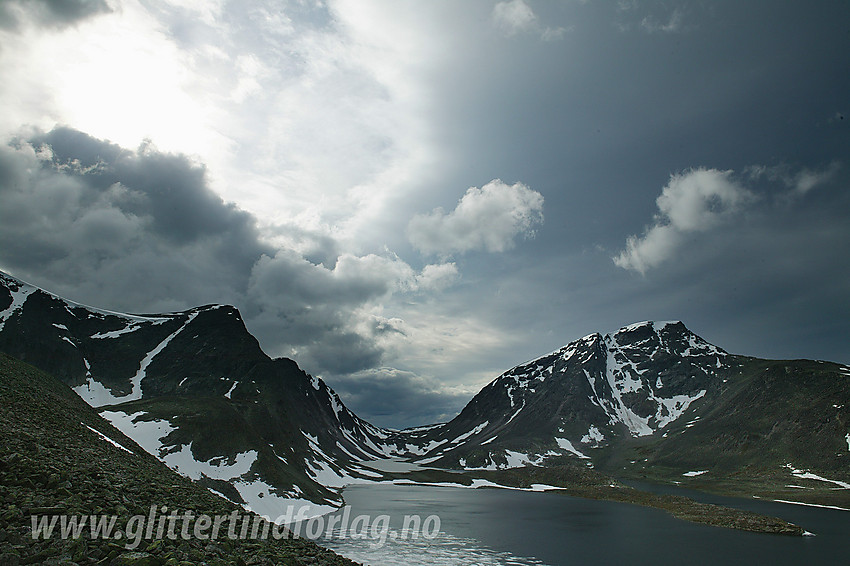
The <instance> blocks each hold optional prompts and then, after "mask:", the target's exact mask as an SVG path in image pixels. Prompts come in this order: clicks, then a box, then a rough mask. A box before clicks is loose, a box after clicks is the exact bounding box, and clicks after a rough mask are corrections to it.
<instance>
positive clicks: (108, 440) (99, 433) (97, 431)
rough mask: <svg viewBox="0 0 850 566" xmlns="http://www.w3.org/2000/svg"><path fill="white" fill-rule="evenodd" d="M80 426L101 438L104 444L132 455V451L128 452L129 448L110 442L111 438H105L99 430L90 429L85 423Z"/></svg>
mask: <svg viewBox="0 0 850 566" xmlns="http://www.w3.org/2000/svg"><path fill="white" fill-rule="evenodd" d="M80 424H82V425H83V426H85V427H86V428H87V429H89V430H90V431H92V432H93V433H95V434H96V435H98V436H99V437H100V438H102V439H103V440H105V441H106V442H108V443H109V444H111V445H113V446H115V447H116V448H120V449H121V450H123V451H124V452H128V453H130V454H132V453H133V451H132V450H130V449H129V448H125V447H124V446H123V445H121V444H119V443H118V442H116V441H114V440H112V439H111V438H109V437H108V436H106V435H105V434H103V433H102V432H100V431H99V430H97V429H95V428H92V427H90V426H89V425H87V424H85V423H80Z"/></svg>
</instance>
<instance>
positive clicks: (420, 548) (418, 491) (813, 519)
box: [320, 485, 850, 566]
mask: <svg viewBox="0 0 850 566" xmlns="http://www.w3.org/2000/svg"><path fill="white" fill-rule="evenodd" d="M641 487H644V488H646V487H648V486H641ZM663 489H664V490H667V491H669V490H670V488H663ZM677 493H682V494H684V495H689V496H693V497H694V498H699V499H700V500H702V501H708V502H715V503H725V504H728V505H733V506H736V507H740V508H746V509H749V510H752V511H756V512H760V513H765V514H770V515H774V516H779V517H782V518H783V519H786V520H788V521H791V522H793V523H796V524H798V525H800V526H802V527H804V528H805V529H806V530H808V531H811V532H812V533H814V534H815V536H807V537H785V536H779V535H765V534H756V533H747V532H742V531H735V530H731V529H723V528H718V527H709V526H702V525H696V524H692V523H688V522H685V521H680V520H677V519H674V518H673V517H671V516H670V515H668V514H667V513H666V512H664V511H659V510H656V509H648V508H644V507H639V506H636V505H629V504H624V503H615V502H610V501H592V500H585V499H580V498H574V497H568V496H564V495H557V494H554V493H534V492H522V491H510V490H502V489H477V490H472V489H459V488H447V487H424V486H391V485H362V486H352V487H349V488H346V490H345V492H344V494H345V499H346V502H347V503H348V505H349V506H350V507H351V509H350V510H349V520H350V519H352V518H354V517H356V516H358V515H369V516H370V518H371V521H372V527H374V528H375V529H376V530H375V531H374V533H375V534H380V532H381V530H382V527H385V528H383V532H385V533H386V532H388V531H396V532H400V531H401V527H402V522H403V520H404V517H405V515H419V517H420V519H422V520H423V521H424V520H425V519H426V518H427V517H428V516H430V515H437V516H439V534H436V532H432V533H428V532H424V531H420V532H421V535H420V536H419V537H418V538H416V539H413V538H412V537H410V536H408V537H404V538H406V540H400V539H401V538H403V537H398V539H397V540H393V539H391V538H389V537H387V536H385V537H383V538H385V540H386V542H385V543H384V544H382V545H380V544H377V543H376V542H374V541H373V540H372V539H365V540H364V539H357V540H352V539H351V538H350V537H349V538H346V539H344V540H341V539H340V538H339V537H338V536H332V537H330V538H328V539H325V540H323V541H320V542H321V544H323V545H324V546H327V547H329V548H332V549H333V550H335V551H337V552H339V553H340V554H342V555H344V556H348V557H349V558H352V559H353V560H356V561H358V562H364V563H367V564H372V565H375V566H382V565H383V566H386V565H405V566H407V565H412V564H434V565H441V566H449V565H454V564H457V565H461V564H463V565H482V566H484V565H491V564H492V565H495V564H516V565H526V564H550V565H553V566H554V565H573V564H575V565H584V564H628V565H630V566H636V565H642V564H647V565H649V564H652V565H665V564H675V565H701V564H706V565H708V564H711V565H714V564H770V565H785V564H788V565H791V564H794V565H799V564H804V565H811V564H847V563H850V512H848V511H840V510H833V509H822V508H814V507H804V506H797V505H788V504H782V503H775V502H769V501H762V500H755V499H753V500H748V499H736V498H723V497H718V496H710V495H704V494H695V493H694V492H688V493H685V492H683V491H678V492H677ZM341 513H342V512H341V511H340V512H337V513H336V515H337V516H341ZM380 515H388V516H389V520H388V522H385V523H383V524H377V527H376V526H375V525H376V521H375V519H376V517H378V516H380ZM340 520H342V519H340ZM385 521H386V520H385ZM349 524H350V523H349ZM362 525H363V522H362V521H361V523H360V526H362ZM410 526H412V523H411V524H410ZM423 526H424V525H423ZM427 526H428V527H431V528H432V529H433V527H434V520H433V519H432V520H431V522H430V523H429V524H428V525H427ZM360 532H363V530H362V529H361V531H360ZM429 534H436V536H435V537H433V538H426V536H427V535H429Z"/></svg>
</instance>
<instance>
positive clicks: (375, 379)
mask: <svg viewBox="0 0 850 566" xmlns="http://www.w3.org/2000/svg"><path fill="white" fill-rule="evenodd" d="M334 388H335V389H336V390H337V392H338V393H339V395H340V397H341V398H342V400H343V401H344V402H345V403H346V404H347V405H348V406H356V407H358V410H359V413H358V415H359V416H360V417H362V418H365V419H366V420H368V421H370V422H378V423H381V424H382V425H383V426H387V427H391V428H399V429H400V428H407V427H412V426H417V425H422V424H430V423H438V422H445V421H447V420H450V419H451V418H452V417H454V416H455V415H456V414H457V413H458V412H459V411H460V410H461V409H462V408H463V406H464V405H465V404H466V403H467V402H468V401H469V397H470V396H469V395H468V394H462V393H455V392H451V391H446V390H444V389H442V388H441V386H440V384H439V383H438V382H435V381H433V380H428V379H425V378H422V377H420V376H417V375H415V374H413V373H410V372H405V371H401V370H397V369H393V368H377V369H374V370H369V371H364V372H361V373H358V374H355V375H349V376H344V377H338V378H335V379H334Z"/></svg>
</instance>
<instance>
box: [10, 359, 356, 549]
mask: <svg viewBox="0 0 850 566" xmlns="http://www.w3.org/2000/svg"><path fill="white" fill-rule="evenodd" d="M0 500H2V501H3V502H4V505H3V512H2V513H0V563H2V564H51V563H52V564H60V563H61V564H94V563H98V564H122V565H131V564H135V565H138V566H143V565H158V564H178V563H180V564H185V563H191V564H202V563H203V564H220V565H225V564H248V563H250V564H328V565H330V564H353V562H351V561H349V560H347V559H344V558H341V557H339V556H337V555H335V554H333V553H332V552H330V551H328V550H326V549H323V548H321V547H319V546H317V545H316V544H314V543H312V542H309V541H307V540H304V539H291V538H281V539H275V537H274V536H269V537H267V538H266V539H265V540H262V539H260V538H255V539H253V540H251V539H244V540H243V539H237V540H231V539H230V538H228V537H227V536H220V537H217V538H216V539H215V540H213V539H210V540H202V539H200V538H198V537H193V538H185V537H183V536H180V537H177V538H174V539H172V538H169V537H168V536H162V537H156V536H153V534H154V533H155V532H156V531H151V535H152V536H150V537H147V538H146V537H145V536H144V534H143V533H142V532H141V530H140V531H139V533H138V534H139V536H138V537H136V538H134V539H132V540H130V539H129V537H130V530H129V528H128V530H127V536H120V535H117V532H118V530H120V528H121V527H122V526H125V525H127V526H128V527H129V525H131V524H132V523H131V517H133V516H137V517H138V516H145V517H148V516H149V514H150V513H151V507H152V506H157V511H158V512H160V513H161V512H162V508H163V506H164V507H166V508H167V509H171V510H179V512H180V514H181V515H182V514H183V513H185V512H187V511H191V512H192V513H194V515H195V516H199V515H201V514H206V515H208V516H210V517H213V516H225V515H227V516H229V515H230V514H231V513H232V512H233V511H239V512H240V513H244V512H243V511H242V510H241V509H239V508H238V507H237V506H236V505H234V504H232V503H229V502H228V501H226V500H224V499H222V498H220V497H217V496H215V495H213V494H212V493H210V492H209V491H208V490H206V489H204V488H203V487H201V486H199V485H197V484H196V483H195V482H192V481H190V480H188V479H187V478H185V477H183V476H181V475H179V474H176V473H175V472H173V471H172V470H170V469H168V468H167V467H166V466H164V465H163V464H162V463H161V462H159V461H158V460H157V459H156V458H154V457H153V456H151V455H149V454H147V453H146V452H145V451H144V450H143V449H142V448H141V447H140V446H138V445H137V444H136V443H135V442H134V441H133V440H131V439H130V438H128V437H126V436H124V435H123V434H121V433H120V432H119V431H117V430H115V429H114V428H113V427H111V426H110V425H109V423H108V422H107V421H105V420H104V419H103V418H102V417H100V416H99V415H98V414H97V412H96V411H95V410H94V409H92V408H91V407H89V406H88V405H86V404H85V403H84V402H83V401H82V400H81V399H80V398H79V397H78V396H76V395H74V393H73V392H71V390H70V389H68V387H67V386H65V385H64V384H62V383H60V382H59V381H57V380H56V379H54V378H53V377H52V376H49V375H47V374H45V373H43V372H41V371H39V370H37V369H35V368H34V367H32V366H30V365H28V364H25V363H23V362H20V361H18V360H15V359H13V358H11V357H9V356H7V355H5V354H0ZM58 515H65V516H68V517H72V516H75V517H78V518H79V517H83V516H85V517H90V516H92V515H98V516H101V515H106V516H114V517H115V518H116V520H115V523H114V525H116V526H117V529H118V530H115V531H111V532H114V533H116V534H115V535H113V536H110V537H104V536H102V535H103V533H104V532H105V531H101V532H100V536H95V537H93V536H92V535H91V530H90V529H88V528H81V529H80V531H79V532H80V536H79V537H78V538H71V537H68V538H64V539H63V538H62V537H61V536H60V533H59V531H60V527H61V525H59V524H57V526H56V528H55V531H54V533H53V535H52V536H50V537H45V531H44V530H42V531H40V532H41V535H40V536H38V537H37V538H34V537H33V527H32V519H31V517H32V516H36V517H37V519H38V520H39V521H41V520H42V519H47V518H50V517H53V516H58ZM241 516H242V517H244V516H245V515H241ZM252 520H253V518H252ZM180 528H182V527H180ZM208 533H209V531H207V536H209V534H208Z"/></svg>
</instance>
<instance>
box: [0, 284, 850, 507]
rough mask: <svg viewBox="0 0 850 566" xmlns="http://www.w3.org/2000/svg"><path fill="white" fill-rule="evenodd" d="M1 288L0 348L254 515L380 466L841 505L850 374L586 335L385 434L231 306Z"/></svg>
mask: <svg viewBox="0 0 850 566" xmlns="http://www.w3.org/2000/svg"><path fill="white" fill-rule="evenodd" d="M0 283H2V285H0V350H3V351H6V352H8V353H10V354H12V355H15V356H16V357H19V358H22V359H24V360H27V359H28V358H29V359H30V360H33V361H40V362H41V363H42V364H43V365H44V366H47V369H48V370H52V371H53V372H55V373H56V375H57V377H59V378H60V379H61V380H62V381H64V382H66V383H68V384H69V385H70V386H72V387H73V388H74V390H75V391H76V392H77V393H78V394H81V396H82V397H83V398H84V399H86V400H87V401H88V402H90V403H92V404H95V405H98V406H99V407H100V410H101V412H102V414H104V415H105V416H107V417H108V418H109V420H110V422H112V423H113V424H114V425H115V426H116V427H117V428H119V429H120V430H122V431H124V432H125V433H126V434H128V435H129V436H131V437H133V438H134V439H136V441H137V442H139V444H142V445H143V446H145V448H146V450H148V451H149V452H151V453H152V454H155V455H157V456H158V457H159V458H160V459H161V460H163V461H166V462H171V464H170V465H172V466H173V467H175V468H177V469H180V471H181V473H184V474H186V475H189V477H192V478H193V479H195V480H196V481H199V482H201V483H202V485H205V486H207V487H209V488H210V489H214V490H215V491H216V492H218V493H221V494H224V495H226V496H227V497H228V498H230V499H231V500H233V501H235V502H237V503H240V504H243V505H247V506H249V507H250V508H252V509H254V510H257V511H258V512H261V511H262V510H263V509H266V510H270V509H272V508H273V507H274V505H275V502H278V503H280V502H282V501H284V500H285V501H291V500H300V501H302V502H305V503H306V502H310V503H312V504H313V505H314V506H315V510H316V512H321V511H322V510H327V509H330V508H332V507H336V506H339V505H341V503H342V498H341V495H340V490H341V489H342V488H343V487H344V486H345V485H349V484H351V483H361V482H363V483H367V482H372V481H393V478H395V479H398V476H393V475H392V474H386V473H384V472H381V471H379V470H375V469H374V468H372V467H369V465H368V461H369V460H372V459H382V458H396V459H402V460H407V461H409V462H411V463H413V464H417V465H419V466H426V467H429V468H442V469H445V470H465V471H466V472H469V473H476V471H477V472H481V473H484V472H488V471H498V470H506V469H512V468H518V467H524V466H542V467H557V466H561V465H570V466H573V465H579V466H584V467H586V468H588V469H598V470H600V471H603V472H605V473H610V474H613V475H617V476H622V477H627V478H628V477H633V478H638V479H640V478H652V479H654V480H657V481H663V482H674V483H675V482H679V483H686V484H687V485H691V486H695V487H704V488H712V487H713V486H715V487H716V486H718V485H722V486H724V487H723V489H725V490H727V491H728V490H729V489H730V487H729V486H732V487H735V488H736V489H737V488H738V487H740V486H745V485H746V486H749V487H747V489H748V490H749V491H748V492H747V494H748V495H749V494H752V493H756V492H758V493H768V492H770V493H774V491H775V489H779V488H781V487H783V486H784V485H786V484H789V483H793V484H795V485H796V484H805V485H803V486H802V487H801V491H798V492H795V496H797V497H798V498H799V499H803V500H807V501H811V502H817V501H820V502H823V501H829V502H831V503H835V504H840V505H846V506H848V507H850V496H848V494H850V491H847V490H845V488H844V487H842V486H843V485H845V484H846V485H847V486H848V487H850V474H849V473H848V463H850V425H848V423H850V412H848V407H850V386H848V380H846V379H844V378H846V377H847V376H850V368H848V367H847V366H844V365H841V364H834V363H831V362H814V361H807V360H803V361H781V360H772V361H771V360H759V359H757V358H751V357H747V356H741V355H736V354H730V353H728V352H726V351H725V350H723V349H721V348H718V347H716V346H714V345H712V344H710V343H709V342H707V341H705V340H704V339H702V338H701V337H699V336H697V335H696V334H694V333H693V332H691V331H690V330H689V329H688V328H687V327H686V326H685V325H684V324H683V323H682V322H681V321H661V322H654V321H643V322H638V323H633V324H630V325H626V326H624V327H622V328H620V329H619V330H617V331H615V332H611V333H607V334H601V333H598V332H595V333H591V334H587V335H585V336H583V337H581V338H579V339H577V340H573V341H571V342H569V343H568V344H566V345H565V346H563V347H561V348H559V349H557V350H555V351H553V352H550V353H549V354H545V355H543V356H541V357H538V358H536V359H533V360H529V361H527V362H523V363H522V364H519V365H517V366H514V367H513V368H511V369H509V370H507V371H505V372H503V373H502V374H501V375H500V376H498V377H496V378H495V379H494V380H493V381H491V382H490V383H488V384H487V385H486V386H484V387H483V388H482V389H481V390H480V391H479V393H478V394H476V395H475V396H473V398H472V399H471V400H470V401H469V403H468V404H467V405H466V406H465V407H464V409H463V410H462V411H461V412H460V413H459V414H458V415H457V416H456V417H455V418H453V419H451V420H450V421H448V422H446V423H440V424H435V425H426V426H421V427H414V428H411V429H405V430H401V431H396V430H389V429H382V428H380V427H376V426H374V425H371V424H370V423H368V422H366V421H364V420H362V419H360V418H359V417H358V416H357V415H356V414H354V413H353V412H351V411H350V410H349V409H348V408H347V407H346V406H345V404H344V403H343V401H342V400H341V399H340V398H339V396H338V395H337V394H336V393H335V392H334V391H333V390H332V389H331V388H330V387H328V386H327V384H326V383H325V382H324V381H323V380H321V379H319V378H317V377H314V376H310V375H308V374H306V373H305V372H303V371H302V370H301V369H300V368H299V367H298V365H297V363H296V362H294V361H292V360H288V359H285V358H278V359H271V358H270V357H269V356H267V355H266V354H265V353H264V352H262V350H261V348H260V346H259V343H258V342H257V340H256V338H254V337H253V336H252V335H251V334H250V333H249V332H248V331H247V329H246V328H245V324H244V322H243V321H242V319H241V316H240V314H239V312H238V310H237V309H235V308H234V307H232V306H226V305H205V306H202V307H195V308H194V309H189V310H187V311H182V312H176V313H165V314H148V315H130V314H123V313H115V312H111V311H103V310H98V309H89V308H88V307H84V306H81V305H79V304H78V303H73V302H70V301H66V300H65V299H62V298H61V297H58V296H56V295H52V294H50V293H48V292H46V291H43V290H39V289H37V288H34V287H31V286H30V287H24V286H25V285H26V284H24V283H22V282H19V281H17V280H16V279H14V278H12V277H11V276H8V275H5V274H2V273H0ZM3 290H5V294H4V292H3ZM42 369H45V368H42ZM765 376H767V377H765ZM771 376H772V377H771ZM768 377H769V378H770V379H768ZM771 388H772V389H771ZM769 391H774V392H775V395H776V398H775V399H774V398H771V397H770V395H768V393H767V392H769ZM830 411H831V412H830ZM827 413H829V414H828V415H827ZM730 415H731V417H730ZM771 416H775V417H776V419H778V420H781V421H782V422H784V423H791V424H787V425H777V422H778V420H777V421H776V422H774V421H771V422H768V421H770V418H771ZM776 419H775V420H776ZM732 422H734V423H735V424H734V426H732V425H731V424H730V423H732ZM222 423H226V425H227V429H228V435H227V437H224V436H223V435H221V434H220V431H221V425H222ZM771 443H772V444H771ZM697 472H699V473H697ZM827 475H829V477H828V478H827V477H826V476H827ZM812 476H816V477H819V478H820V479H813V478H812ZM435 477H436V476H435ZM733 480H734V481H733ZM739 480H740V481H739ZM744 480H746V481H744ZM712 482H714V483H712ZM747 482H749V483H747ZM825 486H832V487H835V486H839V487H840V488H841V489H840V490H839V489H836V490H833V492H827V491H826V490H825V489H822V488H824V487H825ZM772 490H773V491H772ZM780 491H782V490H781V489H780ZM776 493H779V492H776ZM782 496H783V497H785V498H786V499H788V494H787V490H786V491H782Z"/></svg>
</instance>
